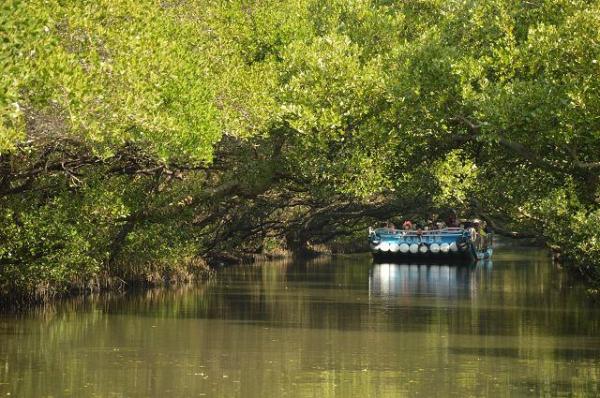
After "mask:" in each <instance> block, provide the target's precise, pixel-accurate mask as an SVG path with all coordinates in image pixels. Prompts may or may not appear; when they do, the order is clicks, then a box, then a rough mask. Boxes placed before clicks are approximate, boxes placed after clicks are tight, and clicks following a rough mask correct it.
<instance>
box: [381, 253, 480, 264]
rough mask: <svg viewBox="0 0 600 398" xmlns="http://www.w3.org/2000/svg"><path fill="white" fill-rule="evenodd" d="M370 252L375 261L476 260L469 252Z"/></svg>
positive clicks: (451, 261) (430, 261)
mask: <svg viewBox="0 0 600 398" xmlns="http://www.w3.org/2000/svg"><path fill="white" fill-rule="evenodd" d="M372 254H373V260H374V261H375V262H376V263H395V264H397V263H408V264H411V263H423V264H424V263H427V264H429V263H431V264H473V263H476V262H477V260H478V258H477V255H476V254H474V253H471V252H461V253H443V254H439V253H438V254H433V253H427V254H421V253H418V254H412V253H400V252H396V253H392V252H374V253H372Z"/></svg>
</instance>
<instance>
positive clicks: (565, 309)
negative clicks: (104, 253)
mask: <svg viewBox="0 0 600 398" xmlns="http://www.w3.org/2000/svg"><path fill="white" fill-rule="evenodd" d="M571 286H572V281H570V280H569V279H568V277H566V276H565V275H563V274H561V273H559V272H557V271H556V270H554V269H553V268H552V267H551V266H550V265H549V262H548V260H547V258H546V257H544V256H540V255H537V254H519V255H515V254H510V253H509V254H507V255H505V256H503V255H500V256H498V257H497V258H496V259H495V263H494V269H487V268H483V267H444V266H433V267H432V266H412V265H408V266H406V265H398V266H389V267H388V266H383V265H382V266H380V267H377V266H374V265H371V263H370V261H369V260H368V259H367V260H365V259H364V258H359V259H354V258H340V259H335V260H331V261H330V260H326V261H325V260H318V261H312V262H305V263H286V262H281V263H276V264H269V265H265V266H252V267H245V268H229V269H224V270H222V272H221V273H220V274H219V276H218V278H217V279H215V280H212V281H210V282H208V283H207V284H204V285H202V286H198V287H187V288H182V289H156V290H151V291H146V292H139V293H134V292H130V293H128V294H125V295H103V296H98V297H93V298H87V299H77V300H71V301H66V302H62V303H59V304H57V305H56V306H54V307H51V308H48V309H47V311H45V312H41V313H39V314H35V313H32V314H30V315H29V316H27V317H23V318H22V319H20V320H11V321H10V322H6V321H4V322H0V334H1V337H0V380H10V382H11V385H17V386H18V390H14V391H16V392H18V394H15V395H17V396H42V395H44V393H46V394H48V391H50V390H52V391H51V392H53V393H54V395H56V396H62V395H69V394H67V393H65V390H67V389H69V390H70V391H72V392H73V395H76V393H77V392H80V393H81V392H84V388H85V387H84V386H85V384H86V383H88V384H89V386H90V388H92V389H93V391H94V392H95V393H96V394H97V395H100V396H109V395H110V393H111V392H114V391H124V390H123V388H125V387H124V386H128V388H131V390H130V391H134V392H135V391H138V392H139V394H138V395H141V396H143V395H145V394H144V393H146V392H148V391H156V392H161V391H166V390H168V389H171V390H173V391H181V392H183V394H184V393H185V392H192V391H205V390H202V389H204V388H207V389H208V390H206V391H207V392H209V395H210V396H232V395H234V396H235V395H238V394H242V395H243V396H258V395H261V396H269V395H273V391H277V392H279V391H283V390H287V391H296V392H298V395H302V394H304V395H311V396H313V395H315V396H327V395H328V394H329V395H343V396H352V395H354V396H356V395H357V394H358V393H360V394H361V396H369V395H371V396H397V395H398V394H399V393H400V395H401V393H402V392H406V391H411V392H414V391H417V392H419V393H420V395H427V393H428V392H430V391H431V388H432V387H431V386H432V385H435V386H440V387H439V388H440V391H450V392H455V393H457V394H458V395H463V396H465V395H475V396H478V395H485V394H491V393H492V392H498V391H499V392H502V391H505V390H503V389H502V386H503V385H504V386H506V385H507V384H511V385H513V386H515V387H514V388H515V391H516V392H525V393H530V389H533V390H534V392H540V391H542V393H540V394H538V395H544V394H546V392H547V395H559V394H558V393H560V392H571V391H573V392H574V393H576V394H577V393H579V394H590V395H591V394H593V393H594V392H596V391H597V390H595V389H594V388H597V387H595V386H594V385H593V384H592V383H591V381H592V380H595V379H597V378H598V377H600V366H599V364H598V360H597V358H598V357H600V351H599V350H598V347H599V345H598V344H597V343H598V342H600V341H599V340H594V337H593V336H597V335H598V332H599V331H600V325H599V317H598V315H597V314H596V311H595V309H594V308H593V307H592V306H591V305H590V306H587V305H586V302H585V300H584V298H583V297H582V296H581V295H580V293H579V290H578V289H573V288H572V287H571ZM566 369H570V370H568V372H569V373H568V378H565V372H566ZM194 373H197V374H198V376H194ZM200 373H202V374H203V375H200ZM223 374H227V375H228V376H229V378H228V379H223V377H222V376H223ZM205 376H206V377H207V379H206V380H205V379H204V377H205ZM231 380H239V381H241V383H240V384H237V385H234V384H232V383H231ZM541 380H546V382H545V383H546V384H543V385H542V384H540V383H541ZM213 382H214V383H215V384H211V383H213ZM292 383H296V386H295V387H292ZM310 383H312V384H310ZM242 385H243V387H242ZM336 385H337V387H336ZM44 386H46V387H44ZM48 386H55V387H48ZM136 386H137V387H136ZM3 388H4V387H3V386H2V385H0V392H3V391H4V390H3ZM54 388H55V389H54ZM136 388H137V390H136ZM236 388H237V389H236ZM240 389H244V390H243V391H242V390H240ZM540 389H543V390H540ZM125 395H135V393H130V394H125ZM188 395H193V394H191V393H190V394H188ZM275 395H277V394H275ZM292 395H293V394H292Z"/></svg>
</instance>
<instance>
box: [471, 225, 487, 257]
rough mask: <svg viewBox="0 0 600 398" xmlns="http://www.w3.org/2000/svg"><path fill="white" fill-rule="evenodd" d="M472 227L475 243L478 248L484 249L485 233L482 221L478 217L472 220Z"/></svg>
mask: <svg viewBox="0 0 600 398" xmlns="http://www.w3.org/2000/svg"><path fill="white" fill-rule="evenodd" d="M473 229H474V230H475V234H476V235H475V236H476V238H475V245H476V247H477V248H478V249H480V250H481V249H486V248H487V239H486V236H487V233H486V232H485V229H484V228H483V225H482V222H481V221H480V220H478V219H475V220H473Z"/></svg>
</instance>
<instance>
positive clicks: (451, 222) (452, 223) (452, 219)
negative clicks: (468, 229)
mask: <svg viewBox="0 0 600 398" xmlns="http://www.w3.org/2000/svg"><path fill="white" fill-rule="evenodd" d="M446 225H447V226H448V227H449V228H456V227H458V218H457V217H456V212H455V211H454V210H453V211H452V212H451V213H450V215H449V216H448V220H447V221H446Z"/></svg>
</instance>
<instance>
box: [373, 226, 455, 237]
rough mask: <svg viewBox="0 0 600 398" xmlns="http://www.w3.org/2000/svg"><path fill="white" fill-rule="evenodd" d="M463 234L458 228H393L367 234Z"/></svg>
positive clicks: (376, 230)
mask: <svg viewBox="0 0 600 398" xmlns="http://www.w3.org/2000/svg"><path fill="white" fill-rule="evenodd" d="M464 232H465V229H464V228H460V227H456V228H455V227H448V228H442V229H430V230H416V231H415V230H408V231H407V230H403V229H393V228H377V229H372V228H369V233H376V234H378V235H399V236H439V235H457V234H462V233H464Z"/></svg>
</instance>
